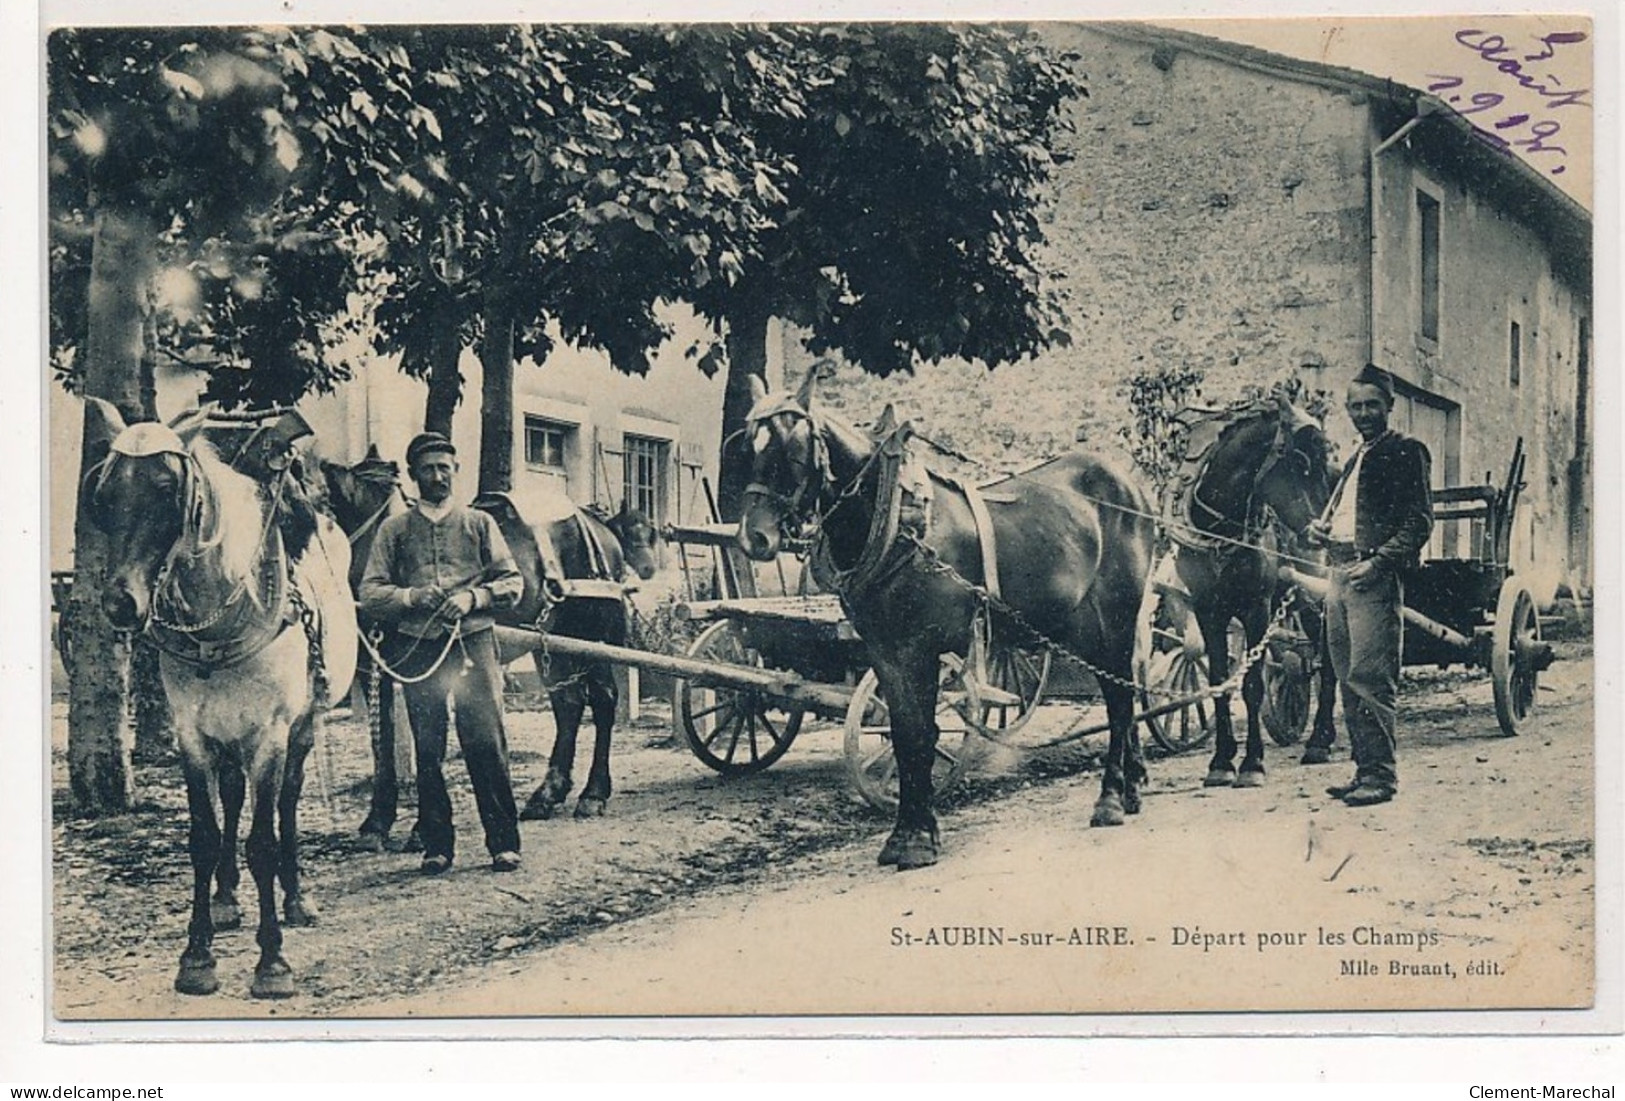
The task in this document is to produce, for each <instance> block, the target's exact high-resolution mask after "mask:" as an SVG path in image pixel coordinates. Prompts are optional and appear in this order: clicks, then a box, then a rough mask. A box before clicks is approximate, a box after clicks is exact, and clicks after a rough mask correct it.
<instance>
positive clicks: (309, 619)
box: [288, 578, 329, 710]
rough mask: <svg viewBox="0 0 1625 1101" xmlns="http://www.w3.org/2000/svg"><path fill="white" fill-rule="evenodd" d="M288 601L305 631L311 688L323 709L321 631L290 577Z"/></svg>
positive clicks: (324, 675)
mask: <svg viewBox="0 0 1625 1101" xmlns="http://www.w3.org/2000/svg"><path fill="white" fill-rule="evenodd" d="M288 601H289V603H291V604H292V605H293V610H294V611H295V612H297V613H298V614H299V626H300V627H301V628H303V629H304V632H305V645H306V647H307V648H308V649H309V654H310V656H309V662H310V678H311V688H312V690H313V693H314V695H315V697H316V707H317V709H318V710H325V709H326V707H327V705H328V702H329V701H328V699H327V689H328V684H327V658H326V655H325V654H324V653H323V652H322V633H321V631H319V630H317V629H316V612H315V610H314V609H312V608H311V606H310V605H309V604H306V603H305V595H304V594H303V593H301V592H300V591H299V586H298V585H296V584H294V583H293V580H292V578H290V579H289V584H288Z"/></svg>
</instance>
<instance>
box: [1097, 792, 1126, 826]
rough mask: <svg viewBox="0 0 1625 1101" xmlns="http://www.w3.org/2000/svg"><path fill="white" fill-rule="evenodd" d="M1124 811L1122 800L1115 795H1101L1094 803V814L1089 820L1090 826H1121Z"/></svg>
mask: <svg viewBox="0 0 1625 1101" xmlns="http://www.w3.org/2000/svg"><path fill="white" fill-rule="evenodd" d="M1125 810H1126V807H1125V806H1124V803H1123V800H1122V799H1121V798H1120V797H1118V796H1116V795H1102V796H1101V797H1100V800H1099V801H1098V802H1097V803H1095V813H1094V815H1093V816H1092V817H1091V818H1090V819H1089V824H1090V825H1091V826H1121V825H1122V824H1123V814H1124V811H1125Z"/></svg>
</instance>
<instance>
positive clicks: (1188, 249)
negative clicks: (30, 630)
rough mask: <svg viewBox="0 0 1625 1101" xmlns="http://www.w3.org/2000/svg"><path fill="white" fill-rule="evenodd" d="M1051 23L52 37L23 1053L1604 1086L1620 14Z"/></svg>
mask: <svg viewBox="0 0 1625 1101" xmlns="http://www.w3.org/2000/svg"><path fill="white" fill-rule="evenodd" d="M75 10H77V9H75ZM289 10H290V12H292V9H291V8H290V9H289ZM1088 15H1089V13H1088V12H1087V11H1080V12H1079V13H1078V15H1077V17H1075V18H1070V19H1055V18H1043V19H1031V20H1024V21H1016V20H1013V19H1012V20H1008V21H949V20H946V19H937V20H913V19H910V20H907V21H903V20H898V19H896V18H891V19H889V20H882V21H860V20H854V21H846V22H834V21H824V22H812V21H801V22H797V21H767V22H624V23H622V22H592V23H589V22H567V21H559V22H548V21H540V19H539V20H538V21H536V22H528V23H521V22H513V21H511V18H512V16H511V13H509V15H508V20H507V21H492V22H462V23H447V22H428V21H425V22H416V23H413V22H401V21H385V22H377V23H371V22H343V21H339V20H324V21H317V22H310V21H296V19H297V18H298V17H299V16H298V13H297V12H292V14H286V15H284V16H282V17H280V19H281V21H275V20H273V21H271V22H257V21H244V22H226V21H222V20H218V19H217V20H212V21H208V20H207V17H205V20H206V21H204V22H199V23H195V24H189V25H160V24H158V23H156V22H146V23H128V22H125V23H122V24H120V25H112V24H110V23H108V22H106V21H98V20H95V19H86V18H76V19H60V20H55V19H50V18H47V19H46V20H44V21H43V23H42V25H41V28H40V31H41V34H40V40H39V43H38V49H39V53H40V55H41V57H42V61H41V67H42V89H41V94H40V109H41V111H42V112H43V114H42V117H41V118H40V119H39V124H40V130H41V132H42V133H41V137H40V141H41V143H42V156H43V158H44V167H43V173H42V176H43V180H42V182H41V188H42V197H41V204H40V205H41V216H42V218H43V221H44V224H43V225H42V226H41V227H39V237H40V240H41V242H42V248H43V251H44V252H45V257H44V260H43V262H42V266H41V270H40V272H39V280H40V282H41V285H42V287H43V290H44V298H45V301H44V307H45V311H44V312H45V316H44V317H43V318H42V320H41V322H40V324H41V327H42V328H43V329H45V330H46V342H47V346H46V349H45V354H46V363H45V364H44V365H43V366H44V370H45V376H44V383H43V386H44V394H43V400H42V404H43V409H42V410H41V412H40V416H41V418H42V438H41V447H42V454H41V462H42V463H43V464H44V465H45V466H46V472H45V477H46V486H45V490H44V492H45V502H46V503H45V516H44V521H45V534H44V540H43V541H44V551H43V558H44V561H45V565H46V568H47V570H48V607H49V614H48V622H47V623H43V624H42V633H43V634H44V636H45V637H43V638H42V639H41V642H40V648H41V650H42V651H43V653H44V655H45V658H46V660H47V662H48V670H47V671H46V672H45V674H44V675H43V676H42V678H41V679H42V681H43V683H42V685H41V688H40V691H41V692H43V693H44V694H45V696H46V700H45V702H44V708H43V713H44V722H45V729H43V730H42V731H40V732H39V733H40V742H41V751H40V753H39V754H38V758H37V760H38V769H39V772H38V774H37V775H36V776H33V777H28V776H25V777H22V778H21V781H20V782H21V783H25V784H27V783H37V784H38V785H40V786H43V787H44V788H45V789H46V790H47V791H48V803H47V806H46V816H47V818H48V836H47V839H46V845H47V848H48V854H47V856H48V867H47V869H46V874H45V878H44V882H43V884H42V888H43V894H44V897H42V898H40V899H39V900H38V901H39V906H40V908H41V910H42V911H43V914H44V918H43V920H44V922H45V929H46V932H45V937H46V943H45V947H46V953H47V956H46V961H45V967H44V978H45V989H44V990H43V991H42V992H41V996H42V999H43V1002H42V1004H43V1007H44V1014H45V1017H46V1022H45V1030H46V1033H47V1035H48V1036H49V1037H51V1038H55V1039H66V1040H73V1039H89V1038H99V1037H109V1036H111V1037H117V1036H120V1035H126V1034H131V1033H127V1032H124V1031H121V1030H126V1029H135V1030H139V1034H140V1035H141V1036H143V1037H147V1038H159V1039H162V1038H179V1037H185V1036H189V1035H196V1034H197V1033H195V1032H193V1031H189V1030H192V1029H195V1028H196V1027H198V1023H199V1022H205V1023H210V1024H215V1025H218V1024H222V1023H243V1022H247V1023H248V1024H249V1025H251V1026H254V1027H259V1026H262V1025H266V1024H268V1023H269V1022H295V1023H301V1022H302V1023H304V1024H305V1025H317V1026H324V1027H325V1026H327V1025H328V1024H330V1023H332V1022H340V1021H342V1022H350V1023H351V1024H352V1025H353V1026H354V1027H355V1028H356V1029H358V1030H359V1031H358V1032H356V1033H354V1035H363V1036H365V1035H385V1034H388V1033H387V1030H388V1029H390V1028H396V1027H400V1026H401V1025H402V1023H403V1022H405V1023H408V1024H409V1025H410V1027H412V1028H415V1029H417V1030H418V1031H419V1032H420V1033H422V1032H425V1031H426V1032H427V1034H440V1033H441V1032H442V1031H443V1030H444V1029H445V1028H447V1027H449V1026H450V1024H451V1023H452V1022H460V1023H462V1024H463V1026H465V1027H466V1028H467V1029H468V1030H469V1031H468V1032H467V1033H465V1034H467V1035H476V1036H477V1035H491V1034H495V1030H498V1029H501V1028H508V1027H512V1026H515V1025H516V1024H518V1025H524V1026H528V1027H533V1028H535V1029H538V1030H540V1032H539V1034H546V1031H547V1029H548V1028H550V1027H562V1026H572V1027H578V1028H579V1027H585V1028H587V1029H589V1030H591V1029H593V1028H603V1029H612V1030H615V1031H625V1030H626V1028H627V1027H628V1026H627V1024H626V1022H627V1021H628V1020H629V1019H635V1020H642V1021H646V1022H648V1021H652V1022H665V1023H666V1024H668V1025H669V1024H671V1023H673V1022H677V1027H682V1024H681V1022H684V1021H691V1022H700V1021H708V1020H712V1019H734V1020H736V1021H742V1022H745V1023H747V1024H748V1023H749V1022H751V1021H760V1020H783V1019H807V1020H810V1021H811V1023H812V1026H813V1027H814V1029H815V1030H816V1028H817V1027H818V1022H820V1021H830V1020H834V1019H840V1020H847V1019H852V1020H854V1021H855V1022H856V1024H855V1027H858V1028H864V1027H870V1026H873V1027H882V1028H884V1027H885V1026H886V1022H888V1021H889V1022H896V1021H899V1020H911V1021H915V1022H917V1027H920V1028H923V1029H924V1030H926V1031H930V1030H931V1029H932V1028H941V1027H944V1025H945V1024H946V1023H947V1022H948V1021H950V1020H960V1019H964V1018H971V1019H975V1020H977V1021H979V1022H981V1025H982V1027H984V1028H986V1029H990V1030H992V1031H1000V1030H1003V1029H1009V1028H1016V1027H1019V1022H1023V1021H1027V1022H1031V1021H1032V1020H1034V1019H1035V1018H1036V1019H1039V1020H1040V1021H1042V1022H1043V1024H1042V1029H1049V1030H1059V1031H1062V1032H1067V1031H1079V1030H1095V1031H1102V1030H1103V1031H1107V1032H1110V1031H1113V1030H1114V1029H1115V1030H1125V1031H1133V1030H1135V1029H1136V1028H1138V1027H1140V1025H1141V1024H1142V1023H1143V1022H1146V1021H1150V1020H1153V1019H1156V1020H1162V1021H1167V1020H1168V1019H1170V1018H1171V1019H1172V1020H1173V1021H1174V1024H1172V1025H1171V1026H1167V1027H1171V1028H1173V1029H1175V1030H1184V1031H1192V1032H1198V1031H1202V1030H1204V1029H1211V1028H1213V1027H1220V1026H1215V1025H1214V1024H1213V1022H1214V1021H1215V1020H1227V1021H1228V1020H1233V1018H1230V1017H1227V1016H1224V1015H1233V1014H1245V1015H1249V1017H1248V1018H1247V1020H1250V1021H1252V1022H1253V1024H1252V1025H1248V1024H1234V1023H1232V1024H1229V1025H1224V1026H1222V1027H1224V1028H1233V1029H1234V1030H1235V1031H1237V1032H1244V1031H1248V1030H1249V1029H1250V1028H1251V1027H1256V1026H1258V1025H1260V1024H1263V1023H1265V1022H1274V1026H1275V1027H1278V1028H1284V1029H1288V1030H1290V1029H1293V1028H1295V1027H1301V1026H1302V1025H1303V1023H1304V1022H1308V1021H1313V1020H1318V1019H1321V1018H1318V1017H1315V1016H1313V1015H1329V1014H1337V1015H1343V1016H1340V1017H1338V1018H1337V1020H1338V1021H1339V1022H1340V1023H1339V1025H1338V1028H1339V1029H1340V1030H1342V1031H1346V1032H1353V1033H1360V1032H1376V1031H1392V1030H1393V1028H1394V1027H1395V1024H1394V1023H1395V1022H1396V1021H1399V1022H1403V1023H1402V1024H1401V1025H1400V1027H1402V1028H1409V1027H1434V1028H1437V1029H1439V1030H1441V1031H1451V1030H1456V1031H1473V1030H1474V1029H1475V1026H1474V1024H1473V1018H1472V1016H1471V1014H1472V1013H1473V1012H1476V1011H1486V1012H1493V1013H1496V1014H1502V1015H1503V1016H1497V1017H1494V1018H1493V1019H1494V1020H1495V1021H1498V1022H1501V1024H1502V1027H1506V1025H1505V1022H1507V1021H1510V1020H1521V1021H1524V1022H1528V1023H1527V1024H1526V1025H1525V1026H1515V1027H1526V1028H1527V1030H1528V1031H1541V1030H1556V1031H1595V1030H1596V1029H1598V1028H1599V1027H1602V1024H1601V1023H1599V1022H1600V1021H1601V1018H1599V1016H1598V1013H1599V1011H1605V1012H1603V1016H1604V1017H1607V1018H1608V1019H1609V1020H1611V1021H1612V1022H1613V1024H1612V1027H1614V1028H1616V1029H1617V1028H1618V997H1619V989H1618V984H1617V976H1609V977H1607V978H1606V979H1603V980H1602V981H1601V982H1599V971H1598V965H1599V959H1600V958H1611V959H1613V960H1614V961H1615V963H1616V964H1617V959H1618V953H1617V945H1610V944H1609V943H1607V937H1613V938H1615V939H1617V936H1618V913H1617V888H1618V875H1617V868H1616V869H1613V870H1611V871H1610V870H1609V869H1608V868H1607V867H1606V866H1605V867H1604V868H1602V869H1601V870H1600V869H1599V863H1598V856H1597V852H1598V845H1599V825H1598V823H1599V792H1604V791H1605V792H1611V793H1613V797H1614V798H1617V777H1613V776H1612V775H1611V774H1610V773H1608V771H1607V769H1606V768H1601V767H1599V745H1598V740H1597V734H1598V728H1597V725H1596V723H1595V722H1594V719H1595V713H1596V709H1597V708H1596V705H1597V699H1596V696H1595V686H1596V680H1597V677H1596V666H1595V665H1594V661H1593V654H1594V621H1595V617H1594V607H1593V600H1594V596H1595V595H1596V584H1597V577H1598V558H1599V556H1601V555H1602V554H1603V551H1604V547H1603V546H1602V544H1601V542H1600V540H1599V531H1598V526H1597V520H1596V514H1597V512H1598V511H1599V510H1598V509H1597V508H1596V504H1597V492H1598V481H1597V478H1596V474H1595V469H1594V468H1595V457H1596V453H1597V451H1598V447H1599V433H1600V434H1601V436H1602V439H1601V440H1600V443H1601V446H1602V448H1603V449H1604V450H1606V449H1607V447H1608V445H1609V440H1610V432H1609V429H1608V428H1607V423H1606V420H1604V421H1603V422H1602V423H1599V419H1598V417H1597V415H1596V412H1595V407H1596V398H1595V392H1596V390H1597V376H1598V374H1599V372H1598V370H1597V369H1596V367H1595V365H1594V364H1595V359H1596V354H1597V353H1596V352H1595V350H1594V346H1595V344H1596V343H1597V340H1598V333H1597V328H1598V325H1599V324H1601V325H1602V326H1603V327H1604V328H1605V329H1612V327H1613V326H1615V325H1616V321H1615V319H1613V318H1612V317H1610V316H1609V315H1611V314H1613V313H1615V312H1616V311H1611V310H1607V309H1604V310H1602V311H1598V310H1597V309H1596V307H1595V305H1594V299H1593V273H1594V271H1595V270H1596V269H1597V268H1598V266H1599V264H1601V263H1603V262H1604V261H1609V260H1610V257H1611V254H1612V249H1613V247H1614V246H1615V244H1616V243H1615V242H1612V241H1609V240H1607V239H1605V241H1604V245H1603V249H1604V256H1603V257H1599V256H1598V255H1597V254H1596V248H1597V246H1596V240H1597V235H1596V234H1595V232H1594V229H1593V209H1594V207H1595V205H1596V198H1595V192H1594V179H1595V163H1596V162H1595V159H1594V158H1595V149H1594V146H1595V142H1594V134H1593V109H1594V107H1595V105H1596V102H1597V97H1596V93H1595V91H1594V89H1595V87H1596V85H1597V84H1598V82H1599V77H1598V70H1599V68H1601V67H1604V66H1612V65H1613V64H1614V63H1613V61H1612V60H1611V59H1607V58H1599V57H1598V54H1597V37H1598V31H1597V26H1596V25H1595V24H1594V22H1593V18H1592V16H1591V15H1588V14H1586V13H1585V12H1583V11H1580V12H1578V13H1576V14H1559V13H1553V12H1541V13H1529V14H1509V13H1506V12H1499V13H1495V14H1487V15H1441V14H1430V13H1428V12H1426V11H1425V10H1424V9H1419V10H1418V11H1417V12H1416V13H1414V14H1408V15H1403V16H1397V15H1389V16H1384V17H1381V18H1370V19H1361V18H1351V17H1347V16H1340V17H1330V16H1328V17H1319V18H1301V17H1300V18H1287V17H1271V18H1255V19H1243V18H1225V19H1214V18H1208V19H1202V18H1186V19H1171V18H1166V19H1165V18H1158V19H1150V18H1148V19H1145V20H1124V19H1095V18H1089V17H1088ZM1609 71H1610V72H1612V69H1611V68H1610V69H1609ZM1610 187H1613V185H1612V184H1611V185H1610ZM1611 262H1613V263H1616V264H1617V257H1612V261H1611ZM1599 312H1600V314H1601V315H1602V316H1601V317H1600V318H1599ZM1607 339H1608V337H1607V336H1606V335H1605V336H1604V342H1605V346H1606V341H1607ZM1615 351H1616V352H1617V349H1615ZM1605 385H1606V383H1605ZM45 580H46V579H43V578H42V579H41V583H42V585H43V584H44V583H45ZM18 733H19V734H21V733H23V732H18ZM1607 753H1613V756H1612V757H1608V756H1607V755H1606V754H1607ZM1603 756H1604V762H1605V763H1606V761H1609V760H1612V761H1614V762H1615V763H1616V765H1617V746H1615V747H1611V748H1610V749H1608V750H1607V751H1606V752H1604V754H1603ZM1600 782H1601V783H1603V785H1604V786H1603V787H1599V783H1600ZM1601 809H1602V812H1603V821H1604V822H1605V824H1606V826H1605V830H1614V831H1616V832H1617V820H1618V810H1619V808H1618V806H1616V805H1611V803H1610V802H1609V801H1608V799H1607V798H1604V802H1603V806H1602V808H1601ZM1615 840H1616V841H1617V837H1615ZM1614 855H1615V856H1616V857H1617V850H1616V851H1615V852H1614ZM30 889H32V888H30ZM1608 890H1613V891H1614V892H1616V894H1615V897H1613V899H1612V901H1609V900H1607V899H1604V905H1605V908H1604V910H1603V911H1602V917H1601V918H1600V917H1599V892H1603V893H1606V892H1607V891H1608ZM1609 906H1611V907H1613V909H1607V908H1606V907H1609ZM1610 915H1611V916H1610ZM1600 927H1601V928H1604V929H1605V930H1608V929H1611V930H1612V931H1611V932H1605V933H1604V934H1603V939H1602V940H1600V939H1599V928H1600ZM1610 953H1612V955H1610ZM1524 1011H1531V1012H1529V1014H1528V1015H1527V1016H1524V1017H1521V1018H1511V1017H1506V1016H1504V1014H1508V1013H1516V1012H1524ZM1532 1011H1538V1013H1535V1012H1532ZM1440 1013H1449V1014H1454V1015H1455V1016H1453V1017H1452V1018H1451V1020H1453V1021H1454V1022H1455V1023H1454V1024H1446V1023H1441V1022H1440V1021H1439V1020H1438V1019H1437V1017H1436V1015H1437V1014H1440ZM1463 1014H1466V1016H1465V1017H1464V1016H1463ZM1266 1015H1283V1016H1266ZM1302 1015H1310V1016H1302ZM1610 1015H1611V1016H1610ZM1487 1019H1489V1018H1481V1021H1482V1020H1487ZM1537 1019H1538V1021H1539V1024H1535V1023H1533V1022H1535V1021H1536V1020H1537ZM1430 1022H1431V1024H1430ZM1029 1027H1030V1026H1029ZM250 1034H252V1033H250Z"/></svg>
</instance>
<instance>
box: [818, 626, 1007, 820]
mask: <svg viewBox="0 0 1625 1101" xmlns="http://www.w3.org/2000/svg"><path fill="white" fill-rule="evenodd" d="M964 669H965V663H964V659H962V658H960V657H959V656H958V655H955V654H944V655H943V656H942V664H941V667H940V672H939V673H938V675H937V758H936V764H935V766H934V767H933V768H932V769H931V794H932V797H933V798H938V797H940V796H941V795H942V793H943V792H944V791H947V790H948V789H949V788H951V787H953V786H954V785H955V784H957V783H958V782H959V779H960V777H962V776H964V775H965V773H966V771H967V770H969V769H970V767H971V766H972V765H973V764H974V763H975V762H976V760H978V759H979V758H980V757H981V754H982V750H983V749H984V746H985V743H984V741H983V739H982V737H981V735H979V734H977V733H975V732H974V731H973V730H972V729H971V725H970V724H969V723H968V722H966V721H965V712H966V710H967V708H968V706H969V699H970V694H969V693H968V692H966V690H965V679H964ZM846 773H847V776H848V778H849V779H850V780H851V781H852V787H853V789H854V790H855V791H856V792H857V793H858V794H859V795H860V796H862V797H863V800H864V802H866V803H868V804H869V805H870V806H872V807H874V808H876V809H877V810H888V811H895V810H896V809H897V757H896V755H895V754H894V753H893V752H892V740H891V715H890V714H889V713H888V712H887V710H886V701H885V699H884V698H883V697H882V696H881V694H880V679H879V678H878V677H876V676H875V671H874V670H873V669H871V670H869V671H868V672H867V673H865V674H864V675H863V679H862V680H860V681H859V682H858V687H857V690H856V691H855V692H853V693H852V703H851V704H850V705H849V706H848V707H847V709H846Z"/></svg>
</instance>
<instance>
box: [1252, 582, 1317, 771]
mask: <svg viewBox="0 0 1625 1101" xmlns="http://www.w3.org/2000/svg"><path fill="white" fill-rule="evenodd" d="M1314 649H1315V644H1314V642H1313V640H1311V639H1310V638H1309V636H1308V633H1307V632H1306V631H1305V630H1304V628H1303V621H1302V619H1301V618H1300V617H1299V616H1298V614H1297V613H1296V612H1295V611H1294V612H1293V613H1291V614H1290V615H1288V616H1287V618H1286V622H1285V623H1284V624H1282V626H1281V627H1280V628H1278V629H1277V633H1276V635H1275V637H1272V638H1271V639H1270V641H1269V643H1268V644H1267V645H1266V646H1265V647H1264V654H1263V657H1261V658H1260V659H1259V660H1260V661H1262V662H1263V663H1264V707H1263V710H1262V712H1261V714H1260V716H1259V718H1260V719H1261V720H1262V721H1263V723H1264V729H1265V730H1267V731H1269V735H1270V740H1271V741H1273V742H1274V743H1275V744H1276V745H1296V744H1297V742H1298V739H1300V738H1302V737H1303V732H1304V729H1305V728H1306V727H1307V726H1308V725H1309V704H1310V691H1311V687H1310V686H1311V682H1312V681H1313V680H1314V677H1313V676H1311V675H1310V674H1311V673H1312V672H1313V664H1312V663H1311V661H1310V660H1309V655H1310V654H1312V653H1313V652H1314Z"/></svg>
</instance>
